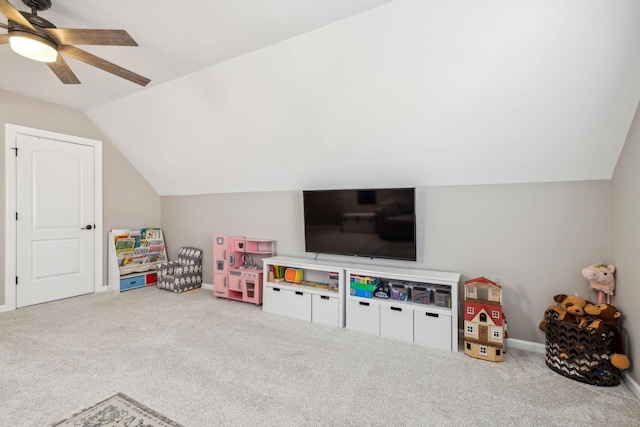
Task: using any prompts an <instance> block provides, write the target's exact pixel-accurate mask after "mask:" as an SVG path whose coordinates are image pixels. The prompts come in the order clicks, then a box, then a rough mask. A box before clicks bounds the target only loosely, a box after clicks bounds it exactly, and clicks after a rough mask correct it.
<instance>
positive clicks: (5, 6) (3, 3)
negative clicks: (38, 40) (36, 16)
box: [0, 0, 36, 31]
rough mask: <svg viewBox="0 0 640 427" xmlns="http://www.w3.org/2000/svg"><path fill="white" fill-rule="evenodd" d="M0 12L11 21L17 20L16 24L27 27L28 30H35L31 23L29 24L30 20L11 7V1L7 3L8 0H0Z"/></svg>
mask: <svg viewBox="0 0 640 427" xmlns="http://www.w3.org/2000/svg"><path fill="white" fill-rule="evenodd" d="M0 12H2V14H3V15H4V16H6V17H7V18H9V20H11V21H14V22H17V23H18V24H20V25H22V26H23V27H27V28H28V29H30V30H33V31H35V30H36V29H35V28H33V25H31V22H29V21H28V20H27V18H25V17H24V16H22V14H21V13H20V11H19V10H18V9H16V8H15V7H13V5H12V4H11V3H9V0H0Z"/></svg>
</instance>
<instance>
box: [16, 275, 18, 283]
mask: <svg viewBox="0 0 640 427" xmlns="http://www.w3.org/2000/svg"><path fill="white" fill-rule="evenodd" d="M17 284H18V276H16V285H17Z"/></svg>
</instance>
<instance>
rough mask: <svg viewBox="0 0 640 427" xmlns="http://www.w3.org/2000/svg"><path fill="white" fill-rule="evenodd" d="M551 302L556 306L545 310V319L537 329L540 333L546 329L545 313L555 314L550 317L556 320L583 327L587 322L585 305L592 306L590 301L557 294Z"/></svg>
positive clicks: (575, 296) (574, 296)
mask: <svg viewBox="0 0 640 427" xmlns="http://www.w3.org/2000/svg"><path fill="white" fill-rule="evenodd" d="M553 300H554V301H555V302H557V303H558V305H551V306H549V307H547V309H546V310H545V318H543V319H542V321H541V322H540V325H538V327H539V328H540V330H542V331H544V330H545V328H546V312H547V311H553V312H555V313H553V314H552V316H553V317H555V318H557V319H558V320H562V321H565V322H567V323H572V324H575V325H580V326H583V325H584V324H585V323H586V321H587V318H586V317H585V312H584V308H585V307H586V306H587V304H591V305H593V303H591V302H590V301H587V300H586V299H584V298H580V297H579V296H577V295H566V294H558V295H555V296H554V297H553Z"/></svg>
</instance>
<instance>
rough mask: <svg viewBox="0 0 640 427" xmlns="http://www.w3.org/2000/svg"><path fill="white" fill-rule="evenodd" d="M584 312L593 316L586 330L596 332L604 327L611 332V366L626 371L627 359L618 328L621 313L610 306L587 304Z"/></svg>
mask: <svg viewBox="0 0 640 427" xmlns="http://www.w3.org/2000/svg"><path fill="white" fill-rule="evenodd" d="M585 312H586V313H587V314H588V315H590V316H593V320H591V321H590V322H589V323H588V324H587V329H589V330H591V331H593V332H597V331H598V330H599V329H604V328H605V327H606V326H608V327H609V328H611V330H612V331H613V355H612V356H611V364H612V365H613V366H615V367H616V368H618V369H627V368H628V367H629V358H628V357H627V355H626V354H625V352H624V342H623V339H622V331H620V327H619V326H618V320H619V319H620V318H621V317H622V313H620V312H619V311H618V309H617V308H616V307H615V306H613V305H611V304H598V305H593V304H588V305H587V306H586V307H585Z"/></svg>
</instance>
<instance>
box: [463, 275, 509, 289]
mask: <svg viewBox="0 0 640 427" xmlns="http://www.w3.org/2000/svg"><path fill="white" fill-rule="evenodd" d="M473 283H485V284H487V285H491V286H495V287H496V288H500V289H502V286H500V285H498V284H497V283H496V282H494V281H492V280H489V279H487V278H486V277H484V276H480V277H476V278H475V279H469V280H467V281H466V282H464V284H465V285H471V284H473Z"/></svg>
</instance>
